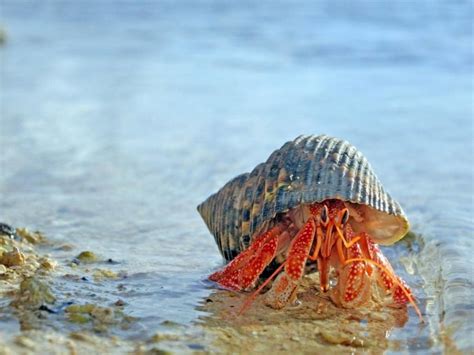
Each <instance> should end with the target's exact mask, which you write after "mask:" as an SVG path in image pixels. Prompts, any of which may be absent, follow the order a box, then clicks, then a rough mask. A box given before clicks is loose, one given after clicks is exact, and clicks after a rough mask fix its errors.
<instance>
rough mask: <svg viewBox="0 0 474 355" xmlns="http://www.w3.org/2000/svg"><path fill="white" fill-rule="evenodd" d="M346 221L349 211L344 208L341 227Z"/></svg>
mask: <svg viewBox="0 0 474 355" xmlns="http://www.w3.org/2000/svg"><path fill="white" fill-rule="evenodd" d="M348 220H349V210H348V209H347V208H345V209H344V212H343V213H342V218H341V224H342V225H344V224H346V223H347V221H348Z"/></svg>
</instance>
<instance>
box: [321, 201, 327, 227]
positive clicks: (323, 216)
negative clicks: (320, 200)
mask: <svg viewBox="0 0 474 355" xmlns="http://www.w3.org/2000/svg"><path fill="white" fill-rule="evenodd" d="M328 215H329V211H328V208H327V206H326V205H324V207H323V209H322V210H321V223H322V224H323V225H324V226H326V225H327V224H328V222H329V218H328Z"/></svg>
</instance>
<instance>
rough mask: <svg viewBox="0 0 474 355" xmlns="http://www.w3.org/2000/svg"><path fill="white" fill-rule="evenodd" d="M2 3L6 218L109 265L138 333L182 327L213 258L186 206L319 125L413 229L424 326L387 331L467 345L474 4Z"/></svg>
mask: <svg viewBox="0 0 474 355" xmlns="http://www.w3.org/2000/svg"><path fill="white" fill-rule="evenodd" d="M2 5H3V6H2V23H3V25H4V26H5V28H6V29H7V32H8V42H7V43H6V45H5V46H2V48H0V56H1V60H2V68H3V70H2V74H1V90H0V99H1V102H2V105H1V106H2V108H1V118H0V122H1V128H0V208H1V219H2V220H5V221H8V222H10V223H12V224H14V225H20V226H23V225H26V226H30V227H31V228H34V229H36V228H37V229H41V230H43V231H45V232H46V234H47V235H49V236H52V237H53V238H55V239H57V240H59V241H63V242H68V243H72V244H74V245H76V248H77V250H85V249H92V250H94V251H96V252H97V253H99V254H101V255H103V256H104V257H107V258H113V259H114V260H118V261H120V263H121V265H122V266H120V267H121V268H123V269H126V270H127V272H128V273H129V275H130V279H129V283H130V292H131V294H130V300H129V301H130V302H129V306H128V309H127V311H129V312H130V313H131V314H132V315H134V316H137V317H140V318H141V319H143V327H144V329H156V328H157V327H159V324H160V322H162V321H164V320H166V319H174V320H176V321H178V322H181V323H184V324H188V323H189V322H190V321H192V320H194V319H196V317H197V316H198V315H199V314H200V312H199V311H196V310H194V307H195V306H196V304H197V303H198V302H199V300H200V299H201V298H202V297H205V296H206V295H207V294H208V293H209V290H207V289H206V288H205V287H204V286H203V285H201V283H200V281H199V280H202V279H204V278H205V277H206V275H208V274H209V272H210V271H211V270H212V269H214V268H216V267H217V266H219V265H220V264H221V260H220V257H219V254H218V252H217V249H216V247H215V245H214V242H213V238H212V237H211V236H210V235H209V233H208V232H207V230H206V228H205V226H204V224H203V223H202V222H201V220H200V217H199V215H198V214H197V212H196V210H195V206H196V205H197V204H198V203H200V202H201V201H202V200H203V199H204V198H205V197H207V196H208V195H209V194H210V193H211V192H213V191H215V190H216V189H217V188H218V187H219V186H221V185H222V184H223V183H225V182H226V181H227V180H228V179H229V178H231V177H233V176H235V175H236V174H238V173H241V172H244V171H249V170H250V169H251V168H252V167H253V166H255V165H256V164H257V163H259V162H261V161H263V160H264V159H265V158H266V157H267V156H268V154H269V153H270V152H271V151H273V150H274V149H276V148H277V147H278V146H280V145H281V144H283V143H284V142H285V141H287V140H290V139H293V138H294V137H296V136H298V135H299V134H301V133H305V134H311V133H315V134H319V133H326V134H329V135H332V136H337V137H343V138H345V139H347V140H349V141H350V142H351V143H353V144H355V145H356V146H357V147H358V148H359V149H360V150H361V151H362V152H363V153H364V154H365V155H366V156H367V157H368V159H369V161H370V162H371V163H372V164H373V166H374V169H375V171H376V172H377V174H378V175H379V178H380V179H381V181H383V182H384V186H385V187H387V189H388V190H389V191H390V192H391V193H392V194H393V195H394V196H395V197H396V198H397V200H399V201H400V202H401V204H402V206H403V207H404V208H405V210H406V212H407V214H408V216H409V218H410V220H411V222H412V227H413V230H414V231H415V232H416V233H419V234H420V235H421V238H420V241H421V243H422V244H423V249H422V250H421V253H420V259H419V260H418V261H417V262H416V263H414V265H415V266H416V267H415V269H417V270H418V271H419V273H420V274H421V275H422V277H423V278H424V280H425V282H424V283H423V282H421V281H418V280H417V278H416V276H415V277H414V280H413V281H414V282H415V285H414V286H415V287H416V286H418V288H416V290H415V293H416V294H417V296H418V297H419V298H420V299H421V300H422V303H423V301H424V296H423V294H424V293H426V304H427V306H426V312H427V318H428V319H429V328H427V329H424V330H422V331H421V335H420V334H418V333H417V334H415V333H416V332H412V331H411V330H412V329H413V327H416V326H415V325H414V324H415V323H416V322H417V320H416V318H414V317H413V316H412V317H410V320H409V322H408V324H407V326H406V327H405V328H403V329H399V330H395V331H393V332H392V334H391V339H393V340H394V341H395V340H396V341H399V342H400V344H401V345H400V347H401V348H402V349H415V348H417V349H419V348H427V347H431V346H432V349H441V347H442V346H443V345H442V344H443V342H445V340H444V339H446V338H447V337H448V336H447V335H446V334H448V335H449V339H453V341H454V343H455V344H457V346H459V347H460V348H462V349H467V348H470V347H471V348H472V346H473V344H472V340H470V339H471V338H470V334H471V333H472V331H473V329H472V325H473V324H474V321H472V320H474V319H473V313H472V306H471V303H472V282H473V279H472V266H471V264H470V262H469V260H470V256H469V255H468V253H469V252H470V250H472V247H473V245H472V233H473V229H472V215H473V204H472V195H473V186H472V181H473V172H472V166H473V158H472V148H473V147H472V106H471V99H472V98H471V94H472V82H471V80H470V75H469V74H470V73H471V71H472V62H473V61H472V33H471V26H470V25H471V22H472V18H471V12H470V11H469V8H468V7H469V6H470V5H469V3H462V2H461V3H458V4H447V3H446V4H433V3H432V2H423V1H422V2H417V3H416V4H415V3H413V4H412V3H408V2H403V3H397V4H389V3H388V2H372V1H361V2H359V3H357V5H351V4H347V3H346V4H345V5H342V4H333V3H331V2H329V1H328V2H326V1H320V2H317V3H316V4H312V5H307V4H299V5H295V4H293V3H292V4H287V5H284V4H281V5H278V6H276V5H275V6H266V5H265V4H256V3H253V2H252V3H239V4H214V3H212V2H203V3H199V4H187V3H183V4H180V5H173V6H171V5H170V4H167V3H159V4H158V3H154V4H150V5H146V6H135V5H133V4H128V5H124V4H122V5H121V6H117V7H112V5H110V4H105V3H104V4H95V3H89V4H88V5H87V6H83V3H81V4H60V3H55V2H53V3H41V4H31V6H30V5H28V4H27V3H20V4H19V3H16V2H9V3H3V4H2ZM25 18H28V19H29V20H28V22H25V21H24V19H25ZM453 241H455V242H454V243H453ZM389 249H390V248H387V250H384V253H387V254H390V253H391V251H390V250H389ZM57 254H58V255H54V256H55V257H58V258H60V259H61V260H63V261H66V260H68V259H70V258H71V256H72V255H71V253H69V254H67V253H62V254H61V253H59V252H58V253H57ZM389 257H391V260H396V255H389ZM395 264H396V268H397V272H399V273H401V276H402V277H405V276H407V277H408V278H410V279H412V278H413V277H412V276H410V275H404V273H405V272H406V269H405V267H404V266H403V265H402V264H401V263H399V264H397V263H396V262H395ZM65 285H66V286H65V288H66V289H68V288H74V287H75V286H74V285H73V284H68V283H65ZM422 285H425V286H424V287H425V289H424V292H423V289H422ZM109 292H112V290H110V289H108V288H107V287H103V288H97V289H96V290H94V293H96V294H97V295H99V296H100V297H104V298H106V297H108V296H107V295H108V294H109ZM80 297H84V298H85V299H88V297H90V295H88V294H84V295H81V296H80ZM157 305H160V306H159V307H157ZM427 339H432V343H431V342H430V341H428V340H427Z"/></svg>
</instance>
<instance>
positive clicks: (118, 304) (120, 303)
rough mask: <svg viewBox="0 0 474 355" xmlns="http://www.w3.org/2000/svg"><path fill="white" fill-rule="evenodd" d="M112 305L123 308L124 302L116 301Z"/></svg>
mask: <svg viewBox="0 0 474 355" xmlns="http://www.w3.org/2000/svg"><path fill="white" fill-rule="evenodd" d="M114 305H116V306H117V307H123V306H125V302H124V301H123V300H120V299H119V300H117V301H116V302H115V303H114Z"/></svg>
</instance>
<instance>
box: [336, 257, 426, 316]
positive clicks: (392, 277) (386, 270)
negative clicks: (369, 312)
mask: <svg viewBox="0 0 474 355" xmlns="http://www.w3.org/2000/svg"><path fill="white" fill-rule="evenodd" d="M357 261H365V262H368V263H370V264H372V265H375V266H377V267H378V268H379V269H381V270H382V271H383V272H385V273H386V274H387V275H388V276H389V277H390V278H391V279H392V281H393V283H394V284H396V285H397V286H399V287H400V288H401V289H402V291H403V293H404V294H405V296H406V297H407V298H408V300H409V301H410V303H411V305H412V306H413V308H415V311H416V314H417V315H418V317H419V318H420V321H421V322H422V323H424V322H425V320H424V319H423V316H422V315H421V312H420V309H419V308H418V306H417V305H416V302H415V300H414V299H413V297H412V296H411V295H410V293H409V292H408V291H407V289H406V287H405V286H404V285H402V284H401V283H400V282H399V281H398V280H397V278H396V277H394V276H392V273H391V272H390V271H389V270H388V269H387V268H386V267H384V266H383V265H381V264H379V263H378V262H376V261H374V260H371V259H366V258H354V259H348V260H346V263H345V265H347V264H350V263H354V262H357Z"/></svg>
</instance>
